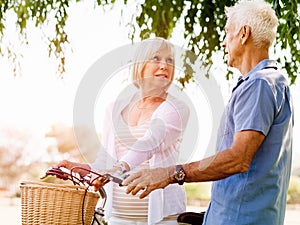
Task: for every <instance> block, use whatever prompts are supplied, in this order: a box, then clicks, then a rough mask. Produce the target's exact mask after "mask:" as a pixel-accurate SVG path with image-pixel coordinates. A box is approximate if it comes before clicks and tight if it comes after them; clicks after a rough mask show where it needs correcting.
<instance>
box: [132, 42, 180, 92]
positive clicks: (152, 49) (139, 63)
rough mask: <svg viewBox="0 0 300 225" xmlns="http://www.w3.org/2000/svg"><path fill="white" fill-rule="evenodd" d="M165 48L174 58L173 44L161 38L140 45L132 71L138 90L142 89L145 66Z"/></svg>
mask: <svg viewBox="0 0 300 225" xmlns="http://www.w3.org/2000/svg"><path fill="white" fill-rule="evenodd" d="M164 48H166V49H168V50H169V51H170V52H171V54H172V55H173V56H174V54H175V53H174V46H173V44H172V43H171V42H169V41H168V40H166V39H164V38H161V37H156V38H151V39H145V40H143V41H142V42H141V43H140V44H139V45H138V48H137V50H136V52H135V55H134V59H133V65H132V69H131V70H132V74H131V76H132V81H133V84H134V85H135V86H136V87H137V88H139V87H140V85H139V81H140V80H141V78H142V76H143V74H142V73H143V69H144V66H145V64H146V63H147V62H148V61H149V59H150V58H151V57H152V56H153V54H155V53H156V52H158V51H159V50H161V49H164ZM173 76H174V74H173V75H172V77H173Z"/></svg>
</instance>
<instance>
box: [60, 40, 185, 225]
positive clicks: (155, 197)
mask: <svg viewBox="0 0 300 225" xmlns="http://www.w3.org/2000/svg"><path fill="white" fill-rule="evenodd" d="M131 71H132V80H133V84H134V85H135V87H136V88H137V91H136V92H135V93H133V94H132V96H131V97H129V98H124V99H118V100H116V101H115V102H114V103H113V104H112V105H110V106H109V107H108V109H107V112H106V116H105V119H104V121H105V124H104V126H103V127H104V128H105V130H104V131H103V133H102V134H103V137H102V140H101V141H102V146H103V149H104V151H105V152H106V153H107V154H99V156H98V157H97V159H96V161H95V162H94V163H93V164H91V165H88V164H81V163H75V162H70V161H66V160H64V161H62V162H60V163H59V164H58V166H59V167H66V168H68V169H70V168H72V167H74V166H82V167H85V168H87V169H92V170H94V171H102V170H109V171H110V172H111V171H120V172H121V173H125V172H128V171H130V170H133V169H141V168H157V167H167V166H170V165H173V164H175V163H176V162H177V161H178V157H179V148H180V143H181V140H182V136H183V133H184V130H185V127H186V125H187V121H188V117H189V109H188V107H187V105H186V104H185V103H184V102H183V101H180V100H179V99H177V98H175V97H174V96H172V95H170V94H169V93H168V88H169V86H170V85H171V83H172V81H173V78H174V71H175V64H174V46H173V45H172V44H171V43H170V42H168V41H167V40H165V39H162V38H154V39H147V40H144V41H142V42H141V43H140V45H139V47H138V48H137V52H136V54H135V57H134V60H133V64H132V70H131ZM102 152H103V151H102ZM80 173H81V174H82V175H84V174H85V173H86V172H85V171H81V172H80ZM105 189H106V191H107V194H108V201H107V204H106V213H105V216H106V220H107V221H108V224H109V225H126V224H130V225H132V224H139V225H143V224H145V225H146V224H151V225H152V224H155V225H158V224H159V225H162V224H165V225H173V224H174V225H175V224H177V220H176V218H177V215H178V214H180V213H182V212H184V211H185V205H186V198H185V193H184V189H183V187H182V186H179V185H177V184H174V185H170V186H168V187H166V188H165V189H161V190H157V191H155V192H153V193H151V194H150V195H149V197H147V198H144V199H140V198H138V197H137V196H130V195H126V194H125V190H126V188H125V187H120V186H119V185H118V184H116V183H112V182H110V183H108V184H107V185H105Z"/></svg>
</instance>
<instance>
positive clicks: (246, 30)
mask: <svg viewBox="0 0 300 225" xmlns="http://www.w3.org/2000/svg"><path fill="white" fill-rule="evenodd" d="M250 34H251V27H249V26H248V25H244V26H243V27H242V29H241V34H240V35H241V43H242V45H244V44H245V43H246V41H247V40H248V38H249V37H250Z"/></svg>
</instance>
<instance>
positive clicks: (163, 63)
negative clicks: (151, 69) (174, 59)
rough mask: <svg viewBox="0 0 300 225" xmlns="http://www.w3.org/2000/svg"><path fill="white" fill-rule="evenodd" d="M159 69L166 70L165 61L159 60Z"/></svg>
mask: <svg viewBox="0 0 300 225" xmlns="http://www.w3.org/2000/svg"><path fill="white" fill-rule="evenodd" d="M159 68H160V69H166V68H167V62H166V61H165V60H161V61H160V62H159Z"/></svg>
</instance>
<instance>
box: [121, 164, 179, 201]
mask: <svg viewBox="0 0 300 225" xmlns="http://www.w3.org/2000/svg"><path fill="white" fill-rule="evenodd" d="M174 168H175V167H174V166H172V167H167V168H156V169H144V170H141V171H139V172H136V173H133V174H131V175H130V176H129V177H127V178H126V179H125V180H124V181H123V183H122V185H124V186H128V187H127V190H126V193H127V194H129V193H132V194H133V195H136V194H137V193H138V192H139V191H141V190H143V192H142V193H141V194H140V196H139V197H140V198H144V197H146V196H147V195H149V194H150V193H151V192H152V191H154V190H156V189H159V188H164V187H166V186H168V185H169V184H170V183H174V181H173V180H172V175H173V173H174V170H175V169H174Z"/></svg>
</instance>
